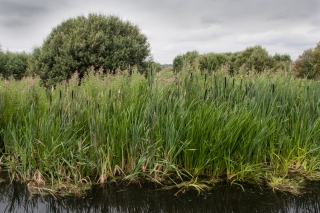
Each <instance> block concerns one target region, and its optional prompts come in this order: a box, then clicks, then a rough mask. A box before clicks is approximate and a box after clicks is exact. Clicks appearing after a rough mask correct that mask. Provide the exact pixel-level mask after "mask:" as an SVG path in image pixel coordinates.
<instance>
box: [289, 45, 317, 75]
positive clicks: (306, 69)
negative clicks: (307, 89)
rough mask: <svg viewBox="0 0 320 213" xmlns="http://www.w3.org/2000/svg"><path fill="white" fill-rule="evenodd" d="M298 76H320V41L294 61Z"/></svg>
mask: <svg viewBox="0 0 320 213" xmlns="http://www.w3.org/2000/svg"><path fill="white" fill-rule="evenodd" d="M294 69H295V71H296V74H297V77H300V78H309V79H313V78H319V76H320V42H319V43H318V44H317V46H316V47H315V48H310V49H307V50H305V51H304V52H303V53H302V55H300V56H299V57H298V59H297V60H296V61H295V62H294Z"/></svg>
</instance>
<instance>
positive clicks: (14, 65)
mask: <svg viewBox="0 0 320 213" xmlns="http://www.w3.org/2000/svg"><path fill="white" fill-rule="evenodd" d="M29 56H30V54H28V53H25V52H21V53H20V52H10V51H6V52H3V51H2V50H1V49H0V74H1V75H2V76H3V77H4V78H9V77H10V76H12V77H14V78H15V79H21V78H23V77H24V76H26V70H27V61H28V58H29Z"/></svg>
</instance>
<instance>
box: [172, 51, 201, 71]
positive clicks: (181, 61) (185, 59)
mask: <svg viewBox="0 0 320 213" xmlns="http://www.w3.org/2000/svg"><path fill="white" fill-rule="evenodd" d="M198 56H199V52H198V51H196V50H194V51H188V52H187V53H185V54H183V55H178V56H176V57H175V58H174V59H173V63H172V69H173V71H174V72H179V71H181V70H182V69H183V68H184V67H185V66H186V65H188V64H189V65H191V66H193V65H194V62H195V59H196V58H197V57H198Z"/></svg>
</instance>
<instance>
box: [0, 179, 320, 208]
mask: <svg viewBox="0 0 320 213" xmlns="http://www.w3.org/2000/svg"><path fill="white" fill-rule="evenodd" d="M177 191H178V190H177V189H175V190H160V189H159V188H157V187H155V185H153V184H144V185H138V184H130V185H126V184H124V183H119V184H112V185H110V184H109V185H103V186H93V187H92V188H91V189H90V190H88V191H87V194H86V196H84V197H82V198H79V197H64V198H59V199H55V198H54V197H52V196H43V197H41V196H30V193H29V191H28V189H27V187H26V185H25V184H21V183H12V184H10V183H9V182H7V181H4V182H1V183H0V212H14V213H19V212H32V213H33V212H59V213H60V212H68V213H78V212H79V213H80V212H99V213H100V212H112V213H116V212H129V213H134V212H139V213H140V212H148V213H153V212H183V213H187V212H219V213H223V212H234V213H236V212H243V213H247V212H248V213H252V212H255V213H259V212H261V213H262V212H263V213H266V212H268V213H269V212H279V213H280V212H281V213H282V212H292V213H293V212H299V213H300V212H304V213H305V212H310V213H311V212H312V213H316V212H320V205H319V204H320V183H319V182H313V183H308V184H307V185H306V188H305V192H304V193H303V194H301V195H293V194H290V193H284V192H273V191H272V190H271V189H269V188H267V187H259V186H255V185H249V184H243V185H242V187H240V186H238V185H230V184H228V183H220V184H217V185H216V186H215V187H214V188H213V189H212V190H210V191H207V192H204V193H202V194H200V195H198V192H197V191H195V190H189V191H187V192H185V193H179V194H178V195H175V194H176V193H177Z"/></svg>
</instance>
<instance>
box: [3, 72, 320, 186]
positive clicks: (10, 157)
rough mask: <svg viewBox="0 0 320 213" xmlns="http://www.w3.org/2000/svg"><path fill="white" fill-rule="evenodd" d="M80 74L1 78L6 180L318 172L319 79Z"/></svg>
mask: <svg viewBox="0 0 320 213" xmlns="http://www.w3.org/2000/svg"><path fill="white" fill-rule="evenodd" d="M78 82H79V79H78V76H77V74H75V75H74V76H73V77H72V78H71V79H70V80H69V81H68V82H63V83H61V84H59V85H57V86H56V88H54V89H52V90H46V89H45V88H43V87H41V86H40V84H39V79H37V78H25V79H23V80H21V81H15V80H3V79H1V80H0V97H1V99H0V109H1V111H0V118H1V119H0V138H1V140H0V142H1V143H2V144H1V148H2V156H1V161H2V163H3V165H4V167H5V169H7V170H8V171H9V174H10V175H11V177H12V178H13V179H23V180H34V181H38V182H37V183H42V182H41V181H40V180H39V179H42V180H43V181H45V182H50V183H52V184H55V183H67V182H69V183H73V184H78V183H81V182H84V181H92V182H100V183H103V182H105V181H107V180H108V179H110V178H115V177H117V176H120V177H123V178H125V179H128V180H131V181H136V180H137V179H139V178H141V177H144V178H145V179H150V180H153V181H156V182H162V181H164V180H170V181H172V182H175V183H176V181H178V180H180V181H183V180H190V179H192V178H197V177H206V178H207V179H208V178H209V179H212V178H213V179H216V178H221V177H225V178H227V179H229V180H232V181H248V180H254V181H261V180H269V181H271V180H272V178H270V177H290V176H291V175H292V174H299V175H300V176H304V177H307V178H318V177H319V168H320V164H319V162H320V161H319V160H320V155H319V147H320V146H319V141H320V140H319V139H320V116H319V115H320V110H319V100H320V87H319V85H318V84H319V82H316V81H310V80H304V79H303V80H301V79H295V78H294V77H293V76H292V75H290V73H280V72H279V73H271V74H270V73H267V74H256V73H249V75H248V74H241V73H240V74H237V75H234V76H231V75H229V74H227V73H226V72H225V71H224V70H223V68H222V69H220V70H218V71H216V72H200V71H199V70H198V69H194V68H193V67H188V66H186V67H185V68H184V70H183V71H182V72H180V73H173V72H171V71H170V70H164V71H161V72H160V73H157V74H155V73H150V74H149V75H148V76H147V77H144V76H142V75H140V74H139V73H138V72H136V71H134V72H133V73H131V74H129V73H127V72H124V73H120V74H116V75H104V74H103V73H102V72H101V71H95V70H90V71H89V72H88V74H87V76H85V77H84V79H82V81H81V85H80V86H79V85H78ZM37 174H41V176H39V175H37Z"/></svg>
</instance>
